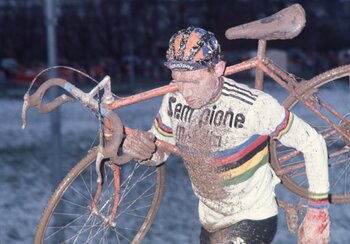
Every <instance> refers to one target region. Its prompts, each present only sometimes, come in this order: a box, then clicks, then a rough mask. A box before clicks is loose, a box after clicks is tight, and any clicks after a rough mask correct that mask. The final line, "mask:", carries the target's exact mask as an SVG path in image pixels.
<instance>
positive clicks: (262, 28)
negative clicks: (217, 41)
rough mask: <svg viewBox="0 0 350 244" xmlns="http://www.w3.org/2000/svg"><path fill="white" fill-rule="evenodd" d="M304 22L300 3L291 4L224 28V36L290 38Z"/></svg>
mask: <svg viewBox="0 0 350 244" xmlns="http://www.w3.org/2000/svg"><path fill="white" fill-rule="evenodd" d="M305 22H306V20H305V11H304V9H303V7H302V6H301V5H300V4H293V5H291V6H289V7H287V8H284V9H282V10H280V11H279V12H277V13H275V14H273V15H271V16H269V17H266V18H263V19H260V20H256V21H252V22H249V23H247V24H243V25H239V26H235V27H232V28H229V29H227V30H226V32H225V36H226V38H227V39H229V40H233V39H259V40H277V39H292V38H294V37H296V36H297V35H298V34H299V33H300V32H301V30H302V29H303V28H304V26H305Z"/></svg>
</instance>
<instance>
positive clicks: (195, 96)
mask: <svg viewBox="0 0 350 244" xmlns="http://www.w3.org/2000/svg"><path fill="white" fill-rule="evenodd" d="M223 69H224V63H220V64H217V65H216V66H215V68H213V69H207V68H206V69H199V70H194V71H175V70H174V71H172V72H171V75H172V78H173V80H175V82H176V84H177V85H178V88H179V92H180V93H181V94H182V96H183V97H184V98H185V100H186V102H187V104H188V105H189V106H190V107H192V108H201V107H203V106H204V105H206V104H207V103H208V102H209V101H210V99H211V98H212V96H213V93H214V91H215V88H216V85H217V83H218V77H220V76H221V75H222V73H223Z"/></svg>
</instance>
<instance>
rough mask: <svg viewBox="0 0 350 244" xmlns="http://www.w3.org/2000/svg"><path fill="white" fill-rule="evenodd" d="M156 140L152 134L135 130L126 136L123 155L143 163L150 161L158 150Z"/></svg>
mask: <svg viewBox="0 0 350 244" xmlns="http://www.w3.org/2000/svg"><path fill="white" fill-rule="evenodd" d="M155 139H156V138H155V136H154V135H153V134H152V133H151V132H144V131H141V130H135V131H133V132H132V133H131V134H129V135H127V136H126V138H125V140H124V143H123V153H125V154H128V155H130V156H131V157H132V158H133V159H136V160H139V161H141V162H142V161H145V160H148V159H150V158H151V157H152V155H153V153H154V152H155V150H156V145H155V143H154V142H155Z"/></svg>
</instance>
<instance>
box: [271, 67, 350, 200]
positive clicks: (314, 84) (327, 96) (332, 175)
mask: <svg viewBox="0 0 350 244" xmlns="http://www.w3.org/2000/svg"><path fill="white" fill-rule="evenodd" d="M349 71H350V66H345V67H341V68H338V69H334V70H333V71H332V72H331V74H332V75H328V76H327V75H320V76H318V77H315V78H314V79H312V80H310V81H307V83H306V84H307V85H305V86H304V87H303V89H300V90H299V94H303V96H304V95H305V94H313V95H317V99H315V98H316V97H315V96H314V97H311V98H312V99H311V100H309V101H313V102H314V104H318V109H319V110H320V111H321V112H322V114H324V115H326V116H327V118H329V119H330V120H331V121H332V122H333V123H335V124H340V122H339V119H337V118H336V117H335V116H334V115H332V114H331V113H329V112H326V110H325V108H324V107H323V106H322V105H320V101H322V102H324V103H326V104H328V105H330V106H331V107H333V108H335V109H336V110H337V112H339V113H340V114H341V115H342V116H344V117H346V118H347V119H348V120H350V115H349V112H350V96H349V91H350V90H349V89H350V88H349V85H350V83H349ZM342 77H343V78H342ZM316 88H317V89H316ZM334 94H336V96H335V95H334ZM318 99H319V100H318ZM284 105H285V107H286V108H288V109H290V110H291V111H292V112H293V113H295V114H297V115H298V116H299V117H301V118H302V119H303V120H305V121H306V122H308V123H309V124H311V125H312V126H313V127H314V128H315V129H316V130H317V131H318V132H319V133H321V134H322V135H324V136H325V135H327V136H326V138H325V141H326V144H327V148H328V153H329V155H331V158H330V159H329V179H330V194H331V195H330V200H331V202H333V203H342V202H349V201H350V160H349V158H350V152H349V150H347V148H348V147H349V146H350V145H349V142H347V141H346V140H344V138H343V137H342V136H341V135H339V133H335V134H333V135H332V133H331V132H332V131H334V130H332V129H331V128H330V126H329V125H327V124H326V123H325V122H324V121H321V119H315V118H316V116H315V115H314V114H313V112H312V111H310V110H308V109H307V108H305V106H304V105H303V104H302V103H301V102H299V101H298V100H297V99H296V98H295V97H293V96H290V97H288V98H287V99H286V101H285V103H284ZM341 126H342V127H348V126H349V125H348V124H344V123H342V125H341ZM340 150H343V152H342V153H339V151H340ZM292 151H293V149H288V148H286V147H283V146H282V145H281V144H279V143H278V142H274V141H273V142H271V157H272V162H271V163H272V165H273V167H274V169H275V170H276V172H281V170H283V169H286V168H288V167H290V166H293V167H296V168H298V164H299V166H300V163H301V162H303V161H304V158H303V157H302V155H301V154H298V155H296V156H294V157H292V158H291V159H289V160H286V161H283V160H281V157H283V156H285V155H287V154H288V153H291V152H292ZM336 152H338V156H336ZM277 158H278V160H277ZM280 178H281V180H282V182H283V184H284V185H285V186H286V187H287V188H288V189H289V190H291V191H292V192H294V193H296V194H298V195H299V196H302V197H304V198H307V197H308V191H307V189H308V183H307V180H306V173H305V167H300V168H299V169H296V170H293V171H291V172H289V173H286V174H284V175H280Z"/></svg>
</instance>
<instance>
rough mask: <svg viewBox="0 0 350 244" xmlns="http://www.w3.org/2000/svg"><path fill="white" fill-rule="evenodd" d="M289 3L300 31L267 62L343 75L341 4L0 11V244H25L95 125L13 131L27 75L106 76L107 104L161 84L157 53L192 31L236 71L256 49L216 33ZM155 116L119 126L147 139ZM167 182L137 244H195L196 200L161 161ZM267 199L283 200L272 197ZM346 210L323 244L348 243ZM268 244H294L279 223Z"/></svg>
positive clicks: (176, 170) (75, 122)
mask: <svg viewBox="0 0 350 244" xmlns="http://www.w3.org/2000/svg"><path fill="white" fill-rule="evenodd" d="M48 2H50V5H51V7H52V8H51V9H52V10H53V11H52V12H51V17H50V18H47V13H48V9H47V6H48V5H47V3H48ZM293 3H300V4H301V5H302V6H303V7H304V9H305V12H306V19H307V23H306V27H305V28H304V30H303V31H302V32H301V34H300V35H299V36H297V37H296V38H294V39H292V40H287V41H286V40H285V41H271V42H268V43H267V45H268V46H267V48H268V50H269V51H268V55H269V56H270V57H271V58H272V59H273V60H275V61H276V62H277V63H278V64H280V65H281V66H282V67H283V68H285V69H287V70H289V71H290V72H292V73H295V74H296V75H298V76H300V77H304V78H311V77H313V76H314V75H315V74H319V73H320V72H323V71H326V70H328V69H330V68H333V67H336V66H339V65H342V64H349V63H350V35H349V34H348V32H349V29H350V26H349V25H350V0H333V1H329V0H328V1H327V0H308V1H306V0H300V1H291V0H259V1H253V0H220V1H216V0H57V1H52V0H48V1H44V0H0V138H1V139H2V140H0V165H1V167H2V168H1V170H0V182H1V183H0V194H1V197H0V215H1V216H2V219H3V220H4V221H1V222H0V243H1V244H2V243H16V244H22V243H32V240H33V235H34V232H35V227H36V224H37V223H38V220H39V218H40V215H41V212H42V210H43V208H44V206H45V204H46V202H47V200H48V198H49V197H50V194H51V193H52V190H53V189H54V187H55V186H56V184H57V182H58V181H59V180H60V179H61V178H62V177H63V176H64V175H65V174H66V173H67V171H68V170H69V169H70V168H71V167H72V165H74V163H76V162H77V161H78V160H80V159H81V158H82V156H83V155H85V154H86V152H87V150H88V149H89V148H90V147H91V144H92V142H93V141H94V140H95V138H96V135H97V131H98V123H97V119H96V118H95V117H94V116H93V115H91V113H90V112H89V111H87V110H86V109H85V110H84V108H82V106H81V105H79V104H77V103H75V104H74V105H71V104H69V105H68V104H67V105H63V106H62V109H61V110H58V111H56V113H54V114H53V115H51V114H50V115H40V114H39V113H37V112H36V111H34V109H33V110H30V111H29V113H28V126H27V128H26V130H24V131H22V130H21V129H20V128H21V109H22V101H23V100H22V97H23V95H24V93H25V91H26V90H27V89H28V87H29V84H30V82H31V81H32V79H33V78H34V77H35V75H36V74H38V73H39V72H40V71H42V70H43V69H45V68H47V67H50V66H52V65H63V66H70V67H73V68H75V69H78V70H80V71H82V72H85V73H87V74H88V75H90V76H91V77H93V78H95V79H96V80H99V79H101V78H102V77H103V76H104V75H110V76H111V78H112V88H113V90H114V92H115V93H116V94H117V95H123V96H124V95H128V94H133V93H135V92H139V91H142V90H146V89H149V88H153V87H157V86H159V85H165V84H167V83H168V82H169V80H170V72H169V71H168V70H167V69H166V68H165V67H164V66H163V62H164V60H165V51H166V49H167V47H168V41H169V39H170V37H171V36H172V34H173V33H175V32H176V31H178V30H179V29H181V28H185V27H187V26H190V25H195V26H200V27H203V28H205V29H207V30H210V31H212V32H214V33H215V35H216V37H217V38H218V40H219V42H220V43H221V46H222V49H223V52H224V57H225V59H226V61H227V62H228V64H229V65H230V64H235V63H237V62H240V61H242V60H245V59H247V58H249V57H251V56H252V55H253V54H254V51H255V48H256V46H257V41H256V40H235V41H228V40H226V39H225V37H224V33H225V30H226V29H227V28H229V27H232V26H235V25H239V24H243V23H246V22H249V21H253V20H256V19H259V18H263V17H266V16H268V15H271V14H273V13H275V12H277V11H278V10H281V9H282V8H284V7H287V6H289V5H291V4H293ZM48 27H51V28H52V29H51V31H52V32H51V34H52V33H53V34H54V36H55V39H54V41H52V39H50V38H49V37H48ZM51 37H52V36H51ZM49 43H51V46H50V45H49ZM53 54H54V55H53ZM56 75H57V76H59V77H61V78H65V79H67V80H69V81H70V82H72V83H74V84H75V85H77V86H78V87H83V88H84V87H86V86H91V85H92V84H93V83H92V82H91V81H90V80H88V79H87V78H86V77H84V76H82V75H80V74H79V73H77V72H73V71H71V70H68V69H58V70H57V73H56ZM252 77H253V76H252V73H250V72H246V73H243V74H240V75H238V76H237V79H239V80H240V81H243V82H247V83H250V84H252V83H251V80H252ZM44 78H45V77H44ZM43 80H44V79H41V80H39V81H38V82H37V83H36V84H40V82H42V81H43ZM266 88H267V91H268V92H269V93H271V94H273V95H274V96H276V97H277V98H278V100H280V101H281V100H283V98H284V97H285V96H286V94H285V93H284V92H283V89H281V88H277V87H275V86H274V85H273V84H272V83H270V84H267V86H266ZM32 91H33V90H32ZM159 105H160V99H156V100H153V101H149V102H148V103H147V102H146V103H143V104H140V105H137V106H135V107H131V108H128V109H126V110H119V111H118V114H119V116H120V117H121V118H122V121H123V123H125V124H126V125H128V126H129V127H131V128H140V129H144V130H147V129H148V128H149V127H150V126H151V123H152V121H153V118H154V116H155V115H156V113H157V110H158V107H159ZM167 175H168V178H167V185H166V188H165V194H164V198H163V201H162V204H161V208H160V211H159V214H158V217H157V219H156V221H155V223H154V228H152V229H151V232H150V234H149V235H148V237H147V238H148V239H147V240H146V241H145V243H174V244H176V243H198V235H199V230H200V225H199V223H198V216H197V199H196V198H195V197H194V195H193V193H192V189H191V184H190V182H189V180H188V177H187V173H186V170H185V168H184V166H183V165H182V164H181V160H180V159H179V158H176V157H172V158H170V162H169V163H168V165H167ZM278 192H279V194H281V193H282V194H288V192H287V191H286V190H285V189H283V188H280V187H279V189H278ZM347 207H348V205H345V204H343V205H341V206H334V207H331V211H334V212H336V213H335V214H333V215H331V216H333V217H334V222H332V226H333V227H332V233H333V234H332V235H333V236H332V243H348V242H349V239H350V237H349V233H348V224H349V221H350V214H345V213H348V212H349V211H347V210H346V208H347ZM169 210H170V211H169ZM5 220H6V221H5ZM274 243H296V236H295V235H294V234H291V233H290V232H288V229H287V227H286V224H285V221H284V217H283V212H282V211H281V214H280V216H279V230H278V233H277V236H276V239H275V241H274Z"/></svg>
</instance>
